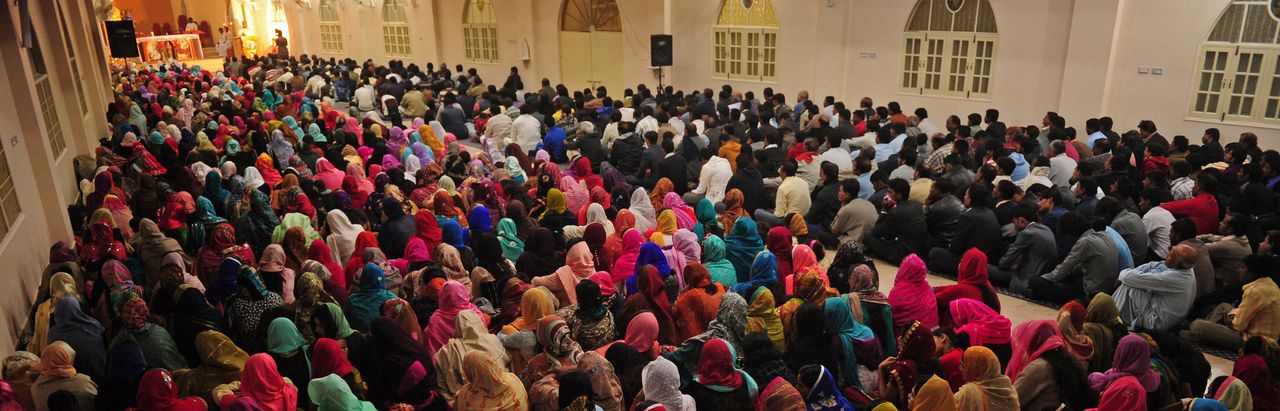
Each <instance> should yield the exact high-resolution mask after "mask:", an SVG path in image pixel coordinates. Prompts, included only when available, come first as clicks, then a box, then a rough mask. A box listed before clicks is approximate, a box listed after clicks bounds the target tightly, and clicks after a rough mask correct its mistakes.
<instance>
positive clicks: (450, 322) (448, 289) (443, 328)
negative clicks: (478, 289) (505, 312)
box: [423, 280, 489, 356]
mask: <svg viewBox="0 0 1280 411" xmlns="http://www.w3.org/2000/svg"><path fill="white" fill-rule="evenodd" d="M463 310H471V311H473V312H475V313H476V315H478V316H480V318H487V317H485V315H484V313H482V312H480V309H479V308H477V307H476V305H475V304H472V303H471V292H470V291H467V287H466V286H464V285H462V283H459V282H457V281H453V280H449V281H446V282H445V283H444V287H442V288H441V289H440V307H439V308H437V309H436V312H435V313H433V314H431V320H430V321H429V322H428V323H427V328H426V329H425V330H423V334H424V335H425V336H426V338H425V339H426V341H423V343H424V344H426V346H427V353H428V354H430V355H432V356H435V355H436V351H438V350H440V347H443V346H444V344H445V343H446V342H449V339H450V338H453V334H454V329H453V326H454V319H455V318H456V317H457V316H458V313H460V312H462V311H463ZM488 322H489V321H488V320H485V327H488V326H489V324H488Z"/></svg>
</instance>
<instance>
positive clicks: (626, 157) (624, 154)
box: [609, 123, 644, 176]
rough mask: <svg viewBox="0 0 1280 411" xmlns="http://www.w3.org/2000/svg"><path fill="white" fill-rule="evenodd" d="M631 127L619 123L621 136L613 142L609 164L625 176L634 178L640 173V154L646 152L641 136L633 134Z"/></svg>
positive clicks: (629, 124)
mask: <svg viewBox="0 0 1280 411" xmlns="http://www.w3.org/2000/svg"><path fill="white" fill-rule="evenodd" d="M631 127H632V125H631V123H618V132H619V133H621V136H620V137H618V139H617V140H614V141H613V149H612V150H610V152H609V164H612V165H613V166H614V167H615V168H617V169H618V172H620V173H622V175H624V176H632V175H635V174H636V172H638V171H640V153H641V152H643V151H644V142H642V141H641V140H640V136H639V135H636V133H632V132H631Z"/></svg>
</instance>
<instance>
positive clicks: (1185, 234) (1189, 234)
mask: <svg viewBox="0 0 1280 411" xmlns="http://www.w3.org/2000/svg"><path fill="white" fill-rule="evenodd" d="M1193 238H1196V222H1195V221H1191V219H1190V218H1179V219H1177V220H1173V224H1170V225H1169V243H1171V244H1178V243H1181V242H1183V241H1187V240H1190V239H1193Z"/></svg>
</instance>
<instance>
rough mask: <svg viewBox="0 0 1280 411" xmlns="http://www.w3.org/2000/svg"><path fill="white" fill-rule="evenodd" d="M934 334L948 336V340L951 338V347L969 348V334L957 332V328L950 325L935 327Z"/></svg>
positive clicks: (935, 335)
mask: <svg viewBox="0 0 1280 411" xmlns="http://www.w3.org/2000/svg"><path fill="white" fill-rule="evenodd" d="M933 336H934V337H944V336H945V337H947V339H948V340H951V347H953V348H959V349H961V350H963V349H966V348H969V334H967V333H957V332H956V330H953V329H951V328H949V327H938V328H934V329H933Z"/></svg>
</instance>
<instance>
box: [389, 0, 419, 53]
mask: <svg viewBox="0 0 1280 411" xmlns="http://www.w3.org/2000/svg"><path fill="white" fill-rule="evenodd" d="M384 1H385V3H383V4H382V51H383V52H384V53H386V54H387V56H391V57H409V56H411V55H412V54H413V46H412V44H410V36H409V19H408V17H407V16H406V12H405V6H404V0H384Z"/></svg>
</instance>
